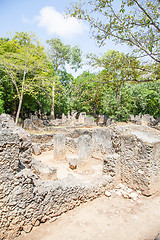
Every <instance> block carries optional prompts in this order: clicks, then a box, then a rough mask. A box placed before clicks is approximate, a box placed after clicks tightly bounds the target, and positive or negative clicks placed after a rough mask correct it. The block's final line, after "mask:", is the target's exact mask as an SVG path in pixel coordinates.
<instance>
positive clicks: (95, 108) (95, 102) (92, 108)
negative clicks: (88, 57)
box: [71, 71, 104, 116]
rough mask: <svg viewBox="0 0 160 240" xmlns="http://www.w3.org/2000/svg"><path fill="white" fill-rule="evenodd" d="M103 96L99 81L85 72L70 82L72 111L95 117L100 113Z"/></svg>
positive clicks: (92, 74) (91, 74)
mask: <svg viewBox="0 0 160 240" xmlns="http://www.w3.org/2000/svg"><path fill="white" fill-rule="evenodd" d="M103 94H104V87H103V85H102V82H101V79H100V78H99V77H97V76H96V75H95V74H94V73H89V72H86V71H85V72H83V73H82V74H81V75H80V76H78V77H77V78H76V79H74V81H73V82H72V91H71V98H72V109H75V110H77V111H78V112H82V111H84V112H86V113H87V114H88V115H94V116H97V114H99V113H101V111H102V97H103Z"/></svg>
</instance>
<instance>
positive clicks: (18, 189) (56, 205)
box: [0, 116, 112, 239]
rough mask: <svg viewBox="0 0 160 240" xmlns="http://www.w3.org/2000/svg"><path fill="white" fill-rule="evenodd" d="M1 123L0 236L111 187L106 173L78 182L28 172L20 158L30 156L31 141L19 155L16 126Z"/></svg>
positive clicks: (27, 227)
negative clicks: (102, 175)
mask: <svg viewBox="0 0 160 240" xmlns="http://www.w3.org/2000/svg"><path fill="white" fill-rule="evenodd" d="M3 117H4V116H3ZM0 123H1V124H0V239H13V238H14V237H15V236H17V235H19V234H20V232H21V231H22V230H23V231H25V232H30V231H31V229H32V228H33V226H37V225H39V224H40V223H41V222H45V221H47V220H49V219H51V218H53V217H56V216H58V215H60V214H62V213H64V212H66V211H68V210H70V209H72V208H74V207H75V206H77V205H79V204H80V203H82V202H86V201H87V200H89V199H94V198H96V197H97V196H99V195H101V194H102V193H104V192H105V190H106V189H110V188H112V181H111V178H110V177H108V176H106V177H105V176H104V177H103V178H101V179H95V180H94V181H91V180H90V181H81V182H80V181H79V180H78V179H76V178H73V177H72V178H66V179H64V180H61V181H42V180H40V179H38V177H37V175H35V174H34V173H33V172H32V171H31V168H30V164H31V162H29V161H27V164H26V162H25V161H24V159H23V156H26V159H30V158H31V159H32V156H31V150H30V144H29V143H30V141H29V140H28V145H25V149H24V150H25V154H21V148H22V146H23V141H22V136H21V137H20V135H21V134H19V133H18V128H17V127H16V126H14V127H13V128H11V129H10V128H9V127H8V125H7V122H6V124H4V122H3V121H2V118H0ZM12 124H13V122H12ZM15 128H16V129H15ZM19 130H20V132H21V129H19ZM22 132H23V131H22ZM23 134H24V132H23ZM26 141H27V140H26V139H25V138H24V142H26ZM27 146H28V148H27ZM27 154H28V155H27ZM29 156H30V158H29ZM21 161H22V163H21ZM24 163H25V164H26V165H24ZM28 163H29V164H28ZM22 165H23V167H22Z"/></svg>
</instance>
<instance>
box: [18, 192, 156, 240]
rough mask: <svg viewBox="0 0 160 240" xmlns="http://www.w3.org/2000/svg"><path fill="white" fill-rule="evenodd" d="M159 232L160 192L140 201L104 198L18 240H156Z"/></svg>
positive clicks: (114, 197) (141, 197)
mask: <svg viewBox="0 0 160 240" xmlns="http://www.w3.org/2000/svg"><path fill="white" fill-rule="evenodd" d="M159 231H160V193H157V194H156V195H154V196H152V197H148V198H147V197H143V196H140V197H139V198H138V200H137V201H133V200H130V199H124V198H122V197H119V196H117V195H113V196H111V197H110V198H108V197H106V196H102V197H100V198H98V199H95V200H93V201H91V202H88V203H85V204H82V205H81V206H79V207H77V208H75V209H73V210H72V211H70V212H68V213H65V214H63V215H61V216H60V217H59V218H58V219H57V220H56V221H54V222H50V223H45V224H41V225H40V226H38V227H35V228H34V229H33V230H32V232H31V233H28V234H24V233H23V235H21V236H20V237H19V238H17V239H16V240H151V239H152V240H153V239H154V237H155V236H157V234H158V232H159Z"/></svg>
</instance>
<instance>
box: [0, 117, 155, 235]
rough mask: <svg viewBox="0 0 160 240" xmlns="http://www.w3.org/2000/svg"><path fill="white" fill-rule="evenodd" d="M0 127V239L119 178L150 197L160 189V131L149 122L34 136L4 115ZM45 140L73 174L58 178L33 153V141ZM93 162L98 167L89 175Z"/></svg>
mask: <svg viewBox="0 0 160 240" xmlns="http://www.w3.org/2000/svg"><path fill="white" fill-rule="evenodd" d="M0 132H1V134H0V219H1V221H0V239H14V237H16V236H18V235H19V234H20V232H21V231H25V232H30V231H31V230H32V228H33V227H34V226H38V225H39V224H40V223H43V222H45V221H47V220H50V219H54V218H56V217H57V216H59V215H61V214H62V213H64V212H66V211H68V210H70V209H73V208H74V207H76V206H78V205H79V204H81V203H83V202H86V201H88V200H92V199H94V198H96V197H98V196H100V195H101V194H104V193H105V191H106V190H109V191H110V190H111V189H113V188H115V187H116V186H117V185H118V184H120V183H123V184H124V185H126V186H128V187H130V188H132V189H135V190H139V191H141V193H142V194H143V195H146V196H150V195H152V194H154V193H156V192H157V191H159V190H160V132H159V131H158V130H156V129H153V128H150V127H148V126H145V125H144V126H140V125H133V124H122V125H116V124H115V125H111V126H109V127H104V128H89V129H85V128H84V129H83V128H82V129H63V130H62V129H60V131H59V132H58V133H57V132H54V133H52V134H51V133H50V134H46V133H45V134H32V135H30V134H28V133H27V132H26V131H25V130H23V129H22V128H20V127H17V126H16V125H15V124H14V122H13V120H12V119H11V117H10V116H8V115H5V114H2V115H1V116H0ZM43 139H44V141H45V144H46V146H51V145H52V147H53V148H52V149H53V161H55V162H56V163H61V162H65V163H66V164H68V168H69V167H70V168H71V169H72V170H71V171H72V172H73V174H69V175H68V176H66V177H65V178H63V179H59V178H58V176H57V171H56V170H57V169H56V168H53V169H51V168H49V167H48V166H45V164H43V163H41V162H37V160H35V159H34V158H33V156H32V149H33V144H32V142H36V141H39V144H41V148H42V141H43ZM51 143H52V144H51ZM43 147H44V146H43ZM95 163H98V164H99V166H101V169H100V171H98V174H97V173H96V172H97V168H96V170H95V172H94V173H96V174H92V173H91V174H90V175H87V173H86V172H88V170H91V169H92V170H93V167H95ZM86 170H87V171H86ZM75 171H80V172H82V175H81V176H80V177H79V176H78V175H76V174H75Z"/></svg>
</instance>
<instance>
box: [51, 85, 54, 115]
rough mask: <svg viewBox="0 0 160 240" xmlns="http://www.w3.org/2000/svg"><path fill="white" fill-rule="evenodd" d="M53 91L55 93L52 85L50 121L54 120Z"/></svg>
mask: <svg viewBox="0 0 160 240" xmlns="http://www.w3.org/2000/svg"><path fill="white" fill-rule="evenodd" d="M54 91H55V86H54V83H53V85H52V106H51V115H50V116H51V119H54Z"/></svg>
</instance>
